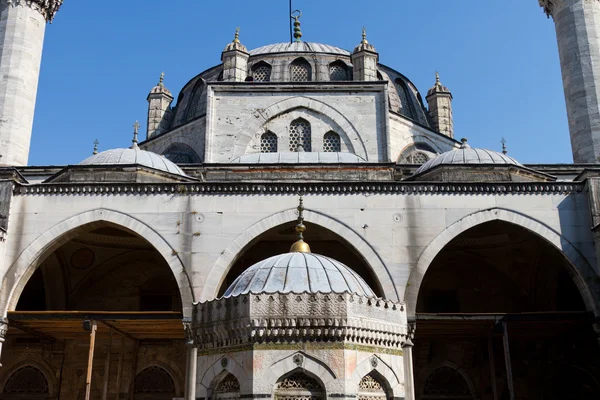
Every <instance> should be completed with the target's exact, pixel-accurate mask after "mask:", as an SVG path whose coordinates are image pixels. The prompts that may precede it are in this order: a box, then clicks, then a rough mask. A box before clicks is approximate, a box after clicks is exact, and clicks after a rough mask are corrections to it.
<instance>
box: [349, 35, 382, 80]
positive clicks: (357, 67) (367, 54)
mask: <svg viewBox="0 0 600 400" xmlns="http://www.w3.org/2000/svg"><path fill="white" fill-rule="evenodd" d="M378 61H379V54H378V53H377V50H375V47H374V46H373V45H372V44H371V43H369V42H368V41H367V30H366V29H365V28H363V31H362V41H361V42H360V44H359V45H358V46H356V48H355V49H354V52H353V53H352V65H353V70H354V80H355V81H376V80H378V78H377V62H378Z"/></svg>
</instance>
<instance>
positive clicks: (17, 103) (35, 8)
mask: <svg viewBox="0 0 600 400" xmlns="http://www.w3.org/2000/svg"><path fill="white" fill-rule="evenodd" d="M62 1H63V0H0V156H2V158H0V164H8V165H27V160H28V158H29V144H30V141H31V130H32V128H33V114H34V111H35V100H36V96H37V87H38V79H39V75H40V63H41V60H42V47H43V45H44V33H45V30H46V22H47V21H51V20H52V18H53V17H54V14H55V13H56V11H58V9H59V7H60V6H61V4H62Z"/></svg>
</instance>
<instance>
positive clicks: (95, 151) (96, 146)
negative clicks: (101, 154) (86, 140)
mask: <svg viewBox="0 0 600 400" xmlns="http://www.w3.org/2000/svg"><path fill="white" fill-rule="evenodd" d="M99 144H100V142H99V141H98V139H96V140H94V151H93V152H92V154H93V155H96V154H98V145H99Z"/></svg>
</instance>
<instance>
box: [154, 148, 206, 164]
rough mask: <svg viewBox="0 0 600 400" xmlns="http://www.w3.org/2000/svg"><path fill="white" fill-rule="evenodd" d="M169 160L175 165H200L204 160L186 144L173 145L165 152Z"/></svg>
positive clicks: (164, 154)
mask: <svg viewBox="0 0 600 400" xmlns="http://www.w3.org/2000/svg"><path fill="white" fill-rule="evenodd" d="M163 156H165V157H166V158H167V159H168V160H170V161H172V162H174V163H175V164H200V163H201V162H202V160H200V157H199V156H198V154H197V153H196V152H195V151H194V149H192V148H191V147H190V146H188V145H187V144H184V143H173V144H171V145H170V146H169V147H168V148H167V149H166V150H165V151H164V152H163Z"/></svg>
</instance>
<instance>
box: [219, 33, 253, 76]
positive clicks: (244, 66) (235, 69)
mask: <svg viewBox="0 0 600 400" xmlns="http://www.w3.org/2000/svg"><path fill="white" fill-rule="evenodd" d="M248 57H250V55H249V54H248V49H247V48H246V46H244V45H243V44H242V43H241V42H240V28H237V29H236V30H235V37H234V38H233V41H232V42H231V43H229V44H228V45H227V46H225V50H223V53H222V54H221V61H223V80H224V81H226V82H243V81H245V80H246V77H247V75H248Z"/></svg>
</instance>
